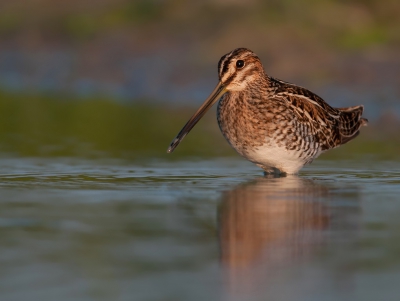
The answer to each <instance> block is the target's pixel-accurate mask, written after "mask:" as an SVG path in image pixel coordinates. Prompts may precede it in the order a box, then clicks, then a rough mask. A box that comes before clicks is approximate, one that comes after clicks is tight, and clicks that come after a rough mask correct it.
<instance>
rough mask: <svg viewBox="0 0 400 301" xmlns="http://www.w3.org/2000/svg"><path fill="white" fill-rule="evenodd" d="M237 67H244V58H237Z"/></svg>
mask: <svg viewBox="0 0 400 301" xmlns="http://www.w3.org/2000/svg"><path fill="white" fill-rule="evenodd" d="M236 67H238V68H243V67H244V61H243V60H237V61H236Z"/></svg>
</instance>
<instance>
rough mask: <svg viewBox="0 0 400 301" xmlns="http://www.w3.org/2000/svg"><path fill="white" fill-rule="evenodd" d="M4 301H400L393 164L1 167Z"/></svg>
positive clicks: (31, 162)
mask: <svg viewBox="0 0 400 301" xmlns="http://www.w3.org/2000/svg"><path fill="white" fill-rule="evenodd" d="M0 168H1V174H0V206H1V207H0V212H1V215H0V239H1V245H0V248H1V251H0V264H1V267H2V268H1V272H0V298H1V300H27V299H30V300H307V301H309V300H363V301H364V300H398V296H399V295H400V287H399V285H398V283H399V280H400V256H399V254H400V220H399V215H400V201H399V199H400V198H399V195H400V185H399V184H400V163H399V162H393V161H379V162H374V161H373V160H367V159H364V160H360V161H359V162H358V163H355V162H353V161H341V162H340V163H338V162H337V161H325V160H319V161H317V162H315V163H314V164H312V165H311V166H309V167H307V168H305V169H304V170H303V171H302V172H301V174H300V175H299V176H291V177H285V178H269V177H263V176H262V173H261V170H259V169H258V168H257V167H255V166H252V165H251V164H250V163H248V162H245V161H243V160H241V159H238V160H236V159H214V160H186V161H178V162H167V161H161V160H152V161H147V162H132V161H123V160H110V161H104V160H78V159H68V158H65V159H54V158H53V159H37V158H12V159H7V158H3V159H1V160H0Z"/></svg>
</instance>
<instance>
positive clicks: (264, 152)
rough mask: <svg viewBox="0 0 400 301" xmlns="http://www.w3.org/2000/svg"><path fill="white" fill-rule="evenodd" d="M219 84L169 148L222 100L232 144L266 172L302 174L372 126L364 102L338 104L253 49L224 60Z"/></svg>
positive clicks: (221, 117) (222, 121)
mask: <svg viewBox="0 0 400 301" xmlns="http://www.w3.org/2000/svg"><path fill="white" fill-rule="evenodd" d="M218 73H219V80H220V81H219V83H218V85H217V87H216V88H215V90H214V91H213V92H212V94H211V95H210V97H209V98H208V99H207V100H206V101H205V102H204V104H203V105H202V106H201V107H200V108H199V109H198V110H197V112H196V113H195V114H194V115H193V116H192V117H191V118H190V119H189V121H188V122H187V123H186V125H185V126H184V127H183V128H182V130H181V131H180V132H179V134H178V135H177V136H176V138H175V139H174V140H173V141H172V143H171V145H170V146H169V148H168V152H169V153H170V152H172V151H173V150H174V149H175V148H176V147H177V146H178V144H179V143H180V142H181V141H182V139H183V138H184V137H185V136H186V135H187V133H188V132H189V131H190V130H191V129H192V128H193V127H194V125H195V124H196V123H197V122H198V121H199V120H200V118H201V117H202V116H203V115H204V114H205V113H206V111H207V110H208V109H209V108H210V107H211V106H212V105H213V104H214V103H215V102H216V101H217V100H218V99H219V98H221V99H220V101H219V104H218V110H217V119H218V124H219V126H220V129H221V132H222V134H223V135H224V137H225V138H226V140H227V141H228V142H229V144H230V145H231V146H232V147H233V148H234V149H235V150H236V151H237V152H238V153H239V154H240V155H242V156H243V157H245V158H246V159H248V160H249V161H251V162H253V163H255V164H257V165H258V166H260V167H261V168H262V169H264V171H265V172H266V173H288V174H294V173H297V172H298V171H299V170H300V168H302V167H303V166H304V165H306V164H308V163H311V162H312V161H313V160H314V159H315V158H316V157H318V156H319V155H320V154H321V153H322V152H324V151H327V150H329V149H331V148H335V147H338V146H340V145H342V144H344V143H347V142H348V141H350V140H352V139H354V138H355V137H356V136H357V135H358V134H359V129H360V127H361V126H363V125H367V123H368V121H367V119H365V118H362V117H361V115H362V113H363V106H362V105H360V106H355V107H348V108H333V107H331V106H330V105H328V104H327V103H326V102H325V101H324V100H323V99H322V98H321V97H319V96H317V95H316V94H314V93H312V92H311V91H309V90H307V89H305V88H302V87H299V86H296V85H293V84H291V83H287V82H284V81H281V80H278V79H275V78H273V77H270V76H268V75H267V74H266V73H265V71H264V68H263V66H262V64H261V61H260V59H259V58H258V56H257V55H255V54H254V53H253V52H252V51H251V50H249V49H246V48H238V49H235V50H233V51H231V52H230V53H228V54H226V55H224V56H223V57H222V58H221V59H220V61H219V63H218Z"/></svg>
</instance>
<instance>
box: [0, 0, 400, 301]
mask: <svg viewBox="0 0 400 301" xmlns="http://www.w3.org/2000/svg"><path fill="white" fill-rule="evenodd" d="M399 16H400V1H399V0H384V1H382V0H347V1H345V0H319V1H317V0H267V1H261V0H247V1H239V0H214V1H211V0H204V1H194V0H192V1H182V0H170V1H165V0H133V1H132V0H68V1H65V0H63V1H61V0H12V1H11V0H0V170H1V172H0V266H1V269H0V299H1V301H8V300H12V301H15V300H43V301H44V300H58V301H62V300H68V301H69V300H140V301H142V300H143V301H147V300H149V301H154V300H174V301H175V300H185V301H187V300H190V301H196V300H199V301H203V300H229V301H235V300H237V301H239V300H246V301H247V300H266V299H268V300H285V301H286V300H298V301H302V300H304V301H309V300H323V301H331V300H335V301H336V300H343V301H347V300H349V301H350V300H351V301H355V300H362V301H368V300H371V301H376V300H385V301H397V300H399V297H398V296H399V294H400V292H399V285H398V282H399V281H398V280H399V279H400V258H399V254H400V232H399V229H400V225H399V215H400V202H399V201H398V196H399V195H400V185H399V183H400V181H399V179H400V160H399V153H400V135H399V133H398V132H399V129H400V119H399V117H400V101H399V99H400V72H399V70H400V18H399ZM237 47H247V48H250V49H252V50H253V51H254V52H255V53H256V54H258V55H259V57H260V58H261V60H262V62H263V64H264V67H265V70H266V72H267V73H268V74H269V75H271V76H273V77H276V78H279V79H282V80H285V81H289V82H293V83H295V84H298V85H301V86H304V87H307V88H308V89H309V90H311V91H313V92H315V93H317V94H318V95H320V96H321V97H322V98H323V99H325V100H326V101H327V102H328V103H329V104H331V105H332V106H337V107H345V106H353V105H359V104H364V106H365V112H364V115H365V117H366V118H368V119H369V120H370V124H369V126H368V127H366V128H363V129H362V130H361V135H360V136H359V137H357V139H355V140H354V141H352V142H350V143H349V144H347V145H345V146H343V147H340V148H338V149H335V150H332V151H330V152H328V153H326V154H323V155H322V156H321V158H320V159H318V160H316V161H315V162H314V163H313V164H311V165H310V166H307V167H305V168H304V169H303V170H302V171H301V173H300V176H299V177H287V178H284V177H282V178H277V179H273V178H268V177H262V173H261V170H260V169H259V168H258V167H256V166H254V165H253V164H251V163H249V162H247V161H246V160H244V159H242V158H240V157H239V156H238V155H236V153H235V152H234V151H233V150H232V149H231V148H230V146H229V145H228V143H226V141H225V140H224V138H223V137H222V135H221V133H220V131H219V129H218V125H217V122H216V118H215V108H214V112H209V113H208V114H206V116H205V117H204V120H202V121H200V122H199V124H198V125H197V126H196V127H195V128H194V129H193V131H192V132H191V133H190V134H189V135H188V137H186V138H185V140H184V141H183V143H182V144H180V145H179V148H178V149H177V150H176V151H175V152H174V153H173V154H167V153H166V150H167V147H168V145H169V143H170V142H171V140H172V139H173V138H174V137H175V135H176V134H177V133H178V131H179V130H180V129H181V128H182V126H183V125H184V124H185V122H186V121H187V120H188V118H189V117H190V116H191V115H192V114H193V112H194V111H195V110H196V108H197V107H198V106H199V105H200V104H201V103H202V102H203V101H204V100H205V99H206V97H207V96H208V95H209V93H210V92H211V91H212V90H213V88H214V87H215V85H216V84H217V81H218V76H217V63H218V61H219V59H220V57H221V56H222V55H224V54H226V53H227V52H229V51H231V50H233V49H235V48H237Z"/></svg>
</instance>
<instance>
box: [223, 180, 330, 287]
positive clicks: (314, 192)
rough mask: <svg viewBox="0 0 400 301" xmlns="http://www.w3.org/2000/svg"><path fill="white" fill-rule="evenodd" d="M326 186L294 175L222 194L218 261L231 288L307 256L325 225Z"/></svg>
mask: <svg viewBox="0 0 400 301" xmlns="http://www.w3.org/2000/svg"><path fill="white" fill-rule="evenodd" d="M328 197H329V191H328V189H327V188H326V187H324V186H322V185H319V184H317V183H316V182H314V181H312V180H307V179H301V178H298V177H295V176H292V177H283V178H267V177H263V178H259V179H256V180H255V181H253V182H250V183H246V184H242V185H239V186H238V187H236V188H234V189H233V190H231V191H229V192H226V193H225V194H224V195H223V197H222V203H221V206H220V208H219V221H218V223H219V224H218V227H219V240H220V249H221V262H222V265H223V267H224V268H225V271H226V275H227V278H228V283H229V284H230V287H231V288H234V289H239V290H243V289H244V290H245V291H246V290H249V291H251V290H252V287H253V285H255V284H254V283H255V282H257V279H258V278H259V274H258V273H257V272H256V271H257V269H258V268H259V267H260V266H262V270H263V272H265V270H266V269H267V270H268V269H269V270H270V272H272V273H273V272H274V270H275V269H276V268H277V267H279V268H282V267H283V266H285V265H287V264H290V263H291V262H293V261H298V260H301V259H304V258H307V256H309V255H310V254H312V253H313V252H315V251H316V250H317V249H318V247H319V246H320V245H321V244H323V230H324V229H326V228H327V227H328V225H329V212H328V206H327V200H328Z"/></svg>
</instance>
